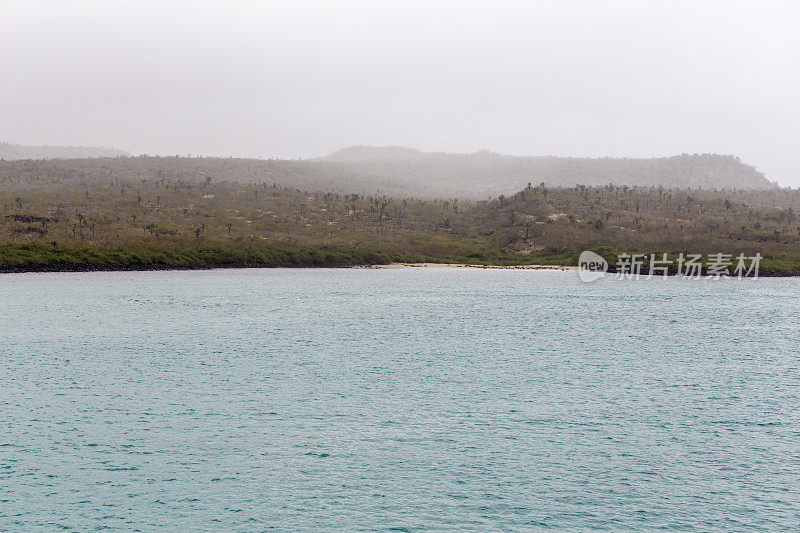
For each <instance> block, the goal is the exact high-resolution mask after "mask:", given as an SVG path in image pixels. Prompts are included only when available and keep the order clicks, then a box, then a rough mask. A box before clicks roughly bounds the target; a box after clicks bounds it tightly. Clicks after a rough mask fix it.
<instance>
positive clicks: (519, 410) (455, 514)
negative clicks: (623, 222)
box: [0, 269, 800, 531]
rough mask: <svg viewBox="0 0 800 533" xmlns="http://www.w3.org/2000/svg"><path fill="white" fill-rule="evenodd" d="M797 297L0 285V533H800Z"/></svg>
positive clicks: (288, 276) (109, 277)
mask: <svg viewBox="0 0 800 533" xmlns="http://www.w3.org/2000/svg"><path fill="white" fill-rule="evenodd" d="M798 297H800V280H798V279H761V280H757V281H753V280H749V281H717V282H713V281H703V282H698V281H680V280H666V281H664V280H653V281H644V280H641V281H612V280H606V281H603V282H599V283H595V284H583V283H581V282H580V281H578V280H577V276H576V275H575V274H574V273H564V272H532V271H497V270H495V271H493V270H489V271H483V270H432V269H405V270H349V269H347V270H345V269H343V270H287V269H276V270H217V271H203V272H140V273H74V274H8V275H0V335H1V336H0V342H1V344H0V346H1V349H2V356H1V357H0V530H14V531H18V530H25V531H28V530H43V531H46V530H58V529H66V530H78V531H90V530H98V529H104V528H108V529H114V530H117V529H122V530H131V529H140V530H143V531H149V530H154V529H165V530H177V529H183V530H224V531H261V530H266V529H270V528H276V529H278V530H311V529H336V530H359V529H362V530H402V531H417V530H448V529H449V530H476V531H486V530H508V531H511V530H530V529H547V528H554V529H568V530H581V529H596V528H603V527H605V528H610V529H639V530H655V529H676V530H686V531H692V530H694V531H710V530H716V531H735V530H750V529H753V530H758V529H769V530H797V529H798V528H800V357H799V354H798V351H799V350H800V318H798V310H800V304H798V301H799V300H798Z"/></svg>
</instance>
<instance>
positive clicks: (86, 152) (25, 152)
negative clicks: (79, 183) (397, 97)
mask: <svg viewBox="0 0 800 533" xmlns="http://www.w3.org/2000/svg"><path fill="white" fill-rule="evenodd" d="M127 155H130V154H129V153H128V152H124V151H122V150H117V149H115V148H101V147H96V146H50V145H43V146H26V145H22V144H11V143H0V159H5V160H7V161H9V160H18V159H82V158H92V157H118V156H127Z"/></svg>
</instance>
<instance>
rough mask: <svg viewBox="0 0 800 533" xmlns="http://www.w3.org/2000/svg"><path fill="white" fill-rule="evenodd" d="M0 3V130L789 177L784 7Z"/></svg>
mask: <svg viewBox="0 0 800 533" xmlns="http://www.w3.org/2000/svg"><path fill="white" fill-rule="evenodd" d="M0 6H1V7H2V10H1V14H0V69H2V70H0V72H2V74H1V75H0V140H4V141H8V142H15V143H22V144H68V145H101V146H114V147H118V148H121V149H125V150H128V151H130V152H133V153H149V154H181V155H185V154H195V155H196V154H201V155H238V156H260V157H284V158H296V157H310V156H316V155H322V154H325V153H327V152H331V151H333V150H336V149H338V148H342V147H344V146H348V145H353V144H369V145H403V146H413V147H417V148H420V149H423V150H426V151H434V150H444V151H458V152H471V151H476V150H479V149H482V148H488V149H491V150H495V151H498V152H501V153H510V154H518V155H543V154H552V155H572V156H603V155H610V156H663V155H672V154H677V153H682V152H689V153H694V152H700V153H705V152H717V153H726V154H736V155H739V156H740V157H741V158H742V159H743V160H744V161H746V162H749V163H751V164H753V165H754V166H755V167H756V168H758V169H759V170H761V171H762V172H764V173H765V174H766V175H767V177H768V178H770V179H773V180H778V181H779V182H780V183H782V184H784V185H792V186H800V162H799V161H798V156H797V154H796V149H797V146H798V144H800V126H799V125H798V124H800V68H798V67H799V66H800V30H798V28H799V27H800V4H799V3H792V2H789V1H763V0H759V1H752V2H732V1H730V0H720V1H705V2H700V1H696V0H695V1H686V2H675V1H663V2H658V1H642V0H639V1H632V2H618V1H588V0H587V1H583V2H573V1H564V0H557V1H529V2H511V1H509V2H502V1H486V2H468V1H464V0H460V1H452V2H449V1H448V2H445V1H443V2H435V1H433V2H432V1H420V2H415V1H391V2H389V1H387V2H380V1H371V2H350V1H331V0H328V1H324V2H323V1H320V2H302V1H296V0H291V1H289V0H287V1H285V2H258V3H255V2H254V3H247V2H231V1H225V2H199V1H192V2H185V3H181V2H164V1H159V2H142V1H136V2H118V1H109V2H78V1H58V2H35V1H30V0H26V1H21V2H14V1H11V2H9V1H7V0H4V1H3V2H2V4H0Z"/></svg>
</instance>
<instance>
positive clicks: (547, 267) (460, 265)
mask: <svg viewBox="0 0 800 533" xmlns="http://www.w3.org/2000/svg"><path fill="white" fill-rule="evenodd" d="M358 268H468V269H481V270H556V271H564V272H566V271H573V270H577V269H578V267H576V266H559V265H473V264H466V263H390V264H388V265H372V266H365V267H358Z"/></svg>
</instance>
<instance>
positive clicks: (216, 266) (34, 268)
mask: <svg viewBox="0 0 800 533" xmlns="http://www.w3.org/2000/svg"><path fill="white" fill-rule="evenodd" d="M248 268H249V269H253V268H259V269H270V268H300V269H302V268H305V269H318V268H342V269H347V268H352V269H364V270H400V269H432V270H458V269H461V270H528V271H539V272H577V270H578V267H577V266H566V265H541V264H531V265H527V264H526V265H482V264H474V263H403V262H396V263H385V264H336V263H331V264H305V265H299V264H292V263H273V264H264V263H251V262H231V263H224V262H222V263H218V262H214V263H203V264H186V265H179V264H149V265H144V264H102V263H84V264H79V263H70V264H27V265H15V266H13V267H8V266H6V267H0V274H35V273H68V272H74V273H81V272H161V271H176V272H183V271H191V270H196V271H205V270H221V269H248ZM608 274H614V272H613V271H609V272H608ZM642 275H645V273H643V274H642ZM667 277H669V278H673V277H677V276H676V275H675V274H669V275H668V276H667ZM758 277H759V278H797V277H800V271H770V270H762V271H760V272H759V273H758Z"/></svg>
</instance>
